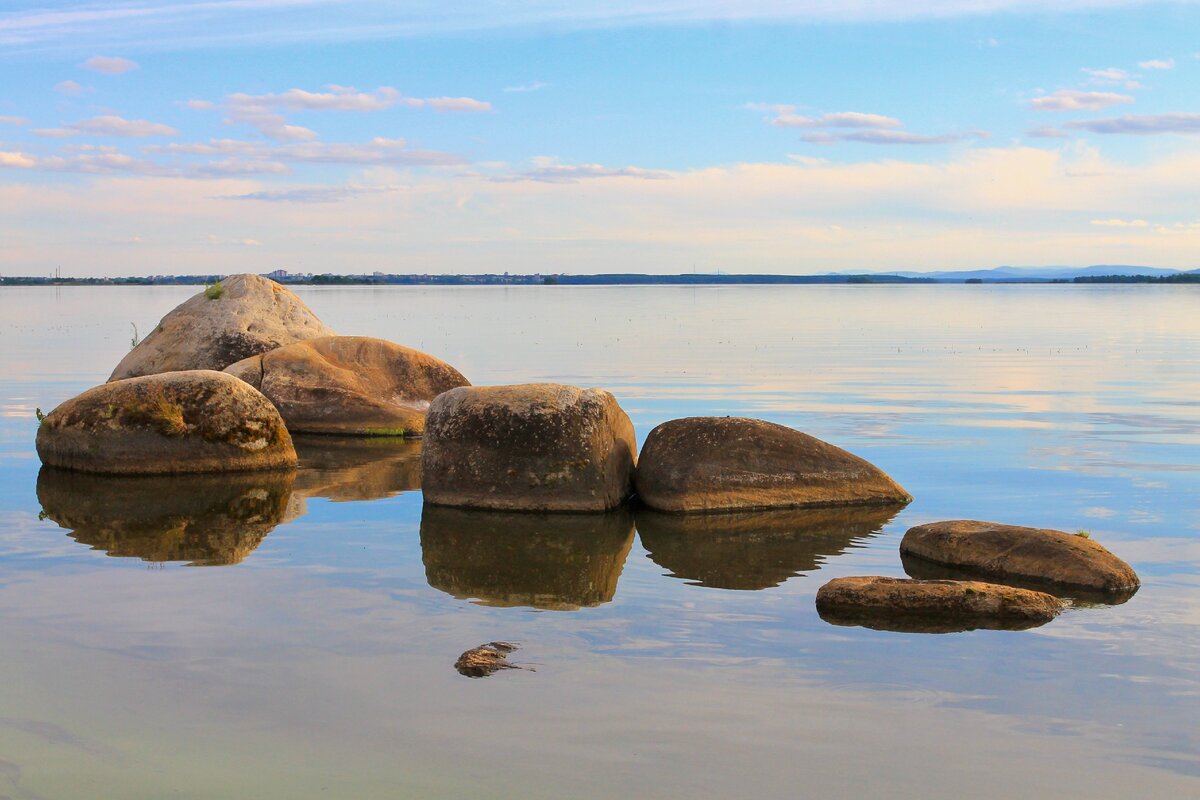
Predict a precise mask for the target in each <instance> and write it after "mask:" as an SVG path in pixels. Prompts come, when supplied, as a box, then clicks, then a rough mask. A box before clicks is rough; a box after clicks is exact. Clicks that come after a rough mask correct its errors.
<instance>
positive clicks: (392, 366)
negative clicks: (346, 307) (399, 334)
mask: <svg viewBox="0 0 1200 800" xmlns="http://www.w3.org/2000/svg"><path fill="white" fill-rule="evenodd" d="M225 371H226V372H228V373H229V374H230V375H234V376H236V377H238V378H241V379H242V380H244V381H246V382H247V383H249V384H250V385H251V386H253V387H254V388H256V389H258V390H259V391H261V392H262V393H263V394H265V395H266V396H267V398H268V399H269V400H270V401H271V402H272V403H274V404H275V407H276V408H278V409H279V413H280V414H282V415H283V420H284V422H286V423H287V426H288V430H290V431H292V432H293V433H334V434H342V435H351V436H420V435H421V434H422V433H423V432H424V431H425V412H426V411H427V410H428V409H429V402H430V401H431V400H433V398H435V397H437V396H438V395H439V394H441V393H442V392H444V391H447V390H448V389H453V388H455V387H456V386H469V385H470V382H469V381H468V380H467V379H466V378H464V377H463V376H462V373H460V372H459V371H458V370H456V369H455V368H454V367H452V366H450V365H449V364H447V363H446V362H444V361H441V360H439V359H437V358H434V357H433V356H431V355H428V354H426V353H422V352H420V351H418V350H413V349H412V348H409V347H402V346H401V345H398V344H393V343H392V342H388V341H385V340H383V339H372V338H370V337H368V336H329V337H325V338H320V339H308V340H306V341H303V342H295V343H293V344H290V345H286V346H284V347H280V348H279V349H277V350H272V351H270V352H269V353H263V354H262V355H256V356H251V357H250V358H247V359H244V360H242V361H239V362H237V363H236V364H232V365H230V366H229V367H227V368H226V369H225Z"/></svg>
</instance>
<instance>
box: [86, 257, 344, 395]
mask: <svg viewBox="0 0 1200 800" xmlns="http://www.w3.org/2000/svg"><path fill="white" fill-rule="evenodd" d="M221 287H222V288H221V293H220V297H218V298H216V299H209V297H208V295H207V294H206V293H205V292H200V293H199V294H196V295H195V296H193V297H191V298H190V299H188V300H187V301H185V302H184V303H182V304H181V305H179V306H177V307H176V308H175V309H174V310H173V311H171V312H170V313H169V314H167V315H166V316H165V317H163V318H162V321H161V322H159V323H158V327H157V328H155V329H154V330H153V331H152V332H151V333H150V335H149V336H147V337H146V338H145V339H143V340H142V341H141V342H140V343H139V344H138V345H137V347H135V348H133V349H132V350H130V351H129V353H128V354H126V356H125V358H123V359H121V363H120V364H117V368H116V369H114V370H113V373H112V376H111V377H109V380H110V381H115V380H120V379H122V378H135V377H137V376H139V375H154V374H157V373H160V372H175V371H179V370H191V369H215V370H222V369H225V368H226V367H227V366H229V365H230V364H232V363H234V362H236V361H241V360H242V359H243V358H248V357H249V356H253V355H257V354H259V353H265V352H267V351H268V350H274V349H275V348H276V347H282V346H283V345H286V344H291V343H292V342H297V341H300V340H302V339H312V338H314V337H317V336H333V335H334V332H333V331H332V330H330V329H329V328H327V327H326V326H325V324H324V323H322V322H321V320H319V319H317V316H316V314H314V313H313V312H311V311H309V309H308V306H306V305H304V303H303V302H302V301H301V300H300V298H299V297H297V296H296V295H294V294H293V293H292V292H291V291H289V290H288V289H286V288H284V287H283V286H280V285H279V284H278V283H275V281H272V280H268V279H266V278H260V277H259V276H257V275H233V276H231V277H228V278H225V279H223V280H222V281H221Z"/></svg>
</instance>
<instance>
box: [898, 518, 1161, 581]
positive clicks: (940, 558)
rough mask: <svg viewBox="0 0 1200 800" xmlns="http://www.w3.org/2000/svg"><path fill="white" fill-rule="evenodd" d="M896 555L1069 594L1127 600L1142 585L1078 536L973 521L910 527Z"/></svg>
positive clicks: (1111, 557) (1128, 570) (1124, 567)
mask: <svg viewBox="0 0 1200 800" xmlns="http://www.w3.org/2000/svg"><path fill="white" fill-rule="evenodd" d="M900 554H901V555H902V556H904V557H906V558H909V559H911V558H919V559H924V560H926V561H931V562H933V563H935V564H941V565H944V566H949V567H957V568H959V569H963V570H968V571H970V572H971V573H973V574H976V575H979V576H981V577H986V578H988V579H990V580H999V581H1003V582H1007V581H1009V580H1010V579H1011V580H1014V581H1034V582H1038V583H1043V584H1046V585H1049V586H1058V587H1064V588H1067V589H1083V590H1090V591H1092V592H1104V593H1111V594H1114V595H1128V594H1132V593H1133V592H1134V591H1136V590H1137V588H1138V586H1140V585H1141V582H1140V581H1139V580H1138V576H1137V573H1136V572H1134V571H1133V568H1132V567H1130V566H1129V565H1128V564H1126V563H1125V562H1124V561H1122V560H1121V559H1119V558H1117V557H1116V556H1115V555H1113V554H1112V553H1110V552H1109V551H1108V550H1106V549H1105V548H1104V546H1103V545H1101V544H1099V543H1097V542H1094V541H1092V540H1091V539H1089V538H1087V537H1085V536H1081V535H1079V534H1074V533H1067V532H1066V531H1056V530H1051V529H1049V528H1024V527H1021V526H1019V525H1002V524H1000V523H997V522H979V521H977V520H965V519H959V520H949V521H946V522H931V523H929V524H927V525H918V526H916V527H915V528H910V529H909V531H908V533H906V534H904V539H903V540H901V542H900Z"/></svg>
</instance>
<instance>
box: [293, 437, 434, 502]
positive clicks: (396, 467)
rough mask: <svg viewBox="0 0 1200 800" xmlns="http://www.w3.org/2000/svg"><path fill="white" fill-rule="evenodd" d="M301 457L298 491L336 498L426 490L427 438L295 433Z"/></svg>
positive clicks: (349, 499)
mask: <svg viewBox="0 0 1200 800" xmlns="http://www.w3.org/2000/svg"><path fill="white" fill-rule="evenodd" d="M292 443H293V444H294V445H295V446H296V453H297V455H299V456H300V469H299V471H298V472H297V473H296V489H295V491H296V494H297V495H300V496H302V497H325V498H328V499H330V500H333V501H335V502H337V501H352V500H378V499H380V498H383V497H391V496H392V495H396V494H400V493H402V492H419V491H420V490H421V440H420V439H396V438H393V437H390V436H384V437H377V436H371V437H362V436H352V437H347V436H306V435H304V434H300V435H297V436H293V437H292Z"/></svg>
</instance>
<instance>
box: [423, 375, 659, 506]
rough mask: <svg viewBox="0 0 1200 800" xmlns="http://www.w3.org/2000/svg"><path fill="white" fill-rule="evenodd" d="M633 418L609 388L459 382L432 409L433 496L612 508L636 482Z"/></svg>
mask: <svg viewBox="0 0 1200 800" xmlns="http://www.w3.org/2000/svg"><path fill="white" fill-rule="evenodd" d="M636 454H637V444H636V442H635V440H634V436H633V424H632V423H631V422H630V421H629V417H628V416H626V414H625V412H624V411H623V410H621V407H620V406H619V405H618V404H617V400H616V398H614V397H613V396H612V395H611V394H610V393H608V392H606V391H604V390H603V389H579V388H576V387H574V386H562V385H560V384H554V383H540V384H526V385H523V386H473V387H460V388H458V389H451V390H450V391H448V392H446V393H444V394H441V395H439V396H438V397H437V399H435V400H434V401H433V403H432V404H431V405H430V407H429V415H428V416H427V417H426V419H425V442H424V451H423V453H422V456H421V470H422V484H423V489H424V492H425V501H426V502H427V503H433V504H436V505H443V506H460V507H466V508H489V509H497V510H508V511H605V510H607V509H610V508H616V507H617V506H619V505H620V504H621V503H622V502H624V501H625V499H626V498H628V497H629V495H630V493H631V491H632V489H633V469H634V464H635V461H636Z"/></svg>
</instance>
